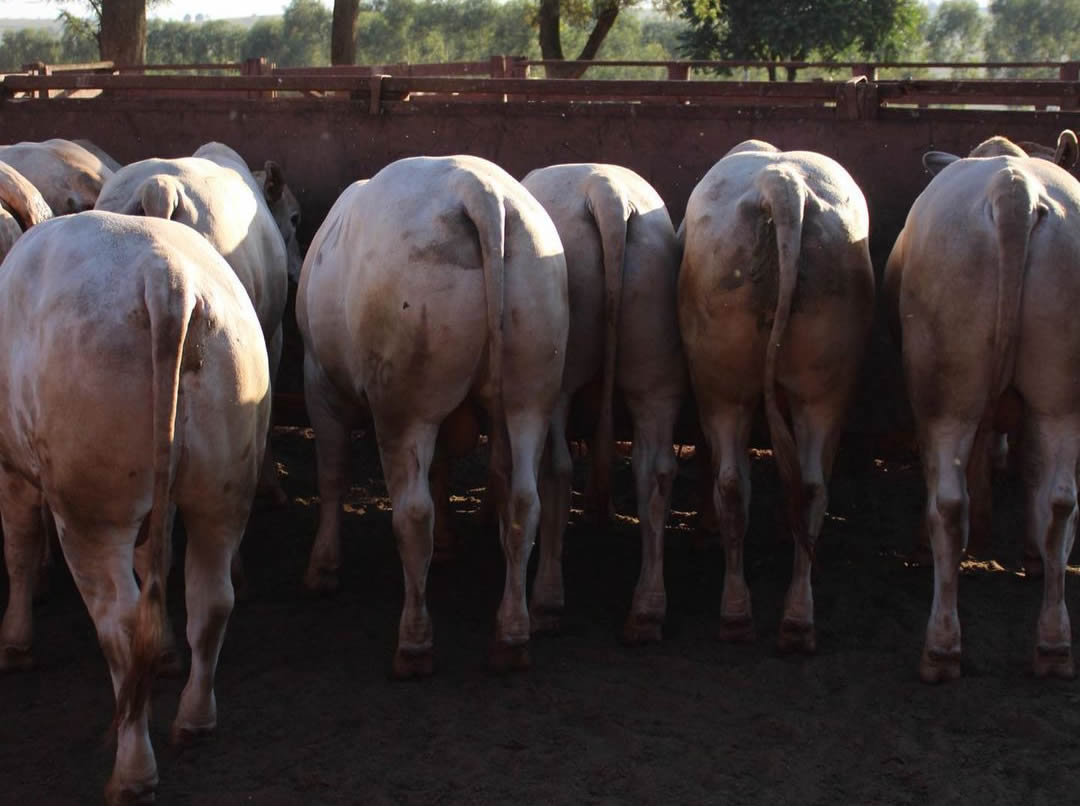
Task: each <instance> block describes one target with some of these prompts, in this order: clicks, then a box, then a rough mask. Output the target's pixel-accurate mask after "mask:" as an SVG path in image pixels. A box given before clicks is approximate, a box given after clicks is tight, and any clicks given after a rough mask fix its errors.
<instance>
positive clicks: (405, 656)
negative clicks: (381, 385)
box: [376, 424, 439, 679]
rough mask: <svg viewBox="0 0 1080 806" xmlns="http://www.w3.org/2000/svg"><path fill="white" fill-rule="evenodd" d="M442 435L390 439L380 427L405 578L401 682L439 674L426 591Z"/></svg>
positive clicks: (415, 433) (397, 656)
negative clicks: (434, 475) (434, 469)
mask: <svg viewBox="0 0 1080 806" xmlns="http://www.w3.org/2000/svg"><path fill="white" fill-rule="evenodd" d="M438 431H439V428H438V426H437V425H431V424H414V425H412V426H409V427H407V428H405V429H404V430H403V431H402V432H401V433H388V432H387V429H380V428H379V427H378V425H376V433H377V434H378V437H379V454H380V456H381V458H382V466H383V472H384V474H385V476H386V484H387V488H388V489H389V492H390V502H391V505H392V506H393V510H394V512H393V518H392V523H393V528H394V537H395V538H396V539H397V546H398V554H399V555H400V556H401V566H402V570H403V572H404V575H405V603H404V607H403V608H402V611H401V622H400V624H399V626H398V645H397V650H396V651H395V653H394V662H393V669H392V671H393V675H394V677H396V678H398V679H408V678H415V677H426V676H428V675H430V674H431V673H432V669H433V661H432V646H433V644H432V631H431V617H430V616H429V615H428V610H427V594H426V591H427V574H428V568H429V566H430V565H431V555H432V552H433V548H434V546H433V530H434V521H435V505H434V502H433V500H432V498H431V488H430V487H429V485H428V472H429V470H430V468H431V460H432V456H433V455H434V453H435V440H436V438H437V436H438Z"/></svg>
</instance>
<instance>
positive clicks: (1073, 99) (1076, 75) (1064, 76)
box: [1060, 62, 1080, 109]
mask: <svg viewBox="0 0 1080 806" xmlns="http://www.w3.org/2000/svg"><path fill="white" fill-rule="evenodd" d="M1060 77H1061V80H1062V81H1074V82H1075V81H1080V62H1063V63H1062V65H1061V68H1060ZM1077 89H1080V88H1078V87H1073V88H1072V93H1071V94H1068V95H1065V96H1063V97H1062V99H1061V108H1062V109H1080V96H1078V95H1077Z"/></svg>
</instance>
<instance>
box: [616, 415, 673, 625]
mask: <svg viewBox="0 0 1080 806" xmlns="http://www.w3.org/2000/svg"><path fill="white" fill-rule="evenodd" d="M628 402H629V404H630V413H631V415H632V417H633V421H634V444H633V456H632V465H633V470H634V485H635V488H636V492H637V512H638V521H639V526H640V528H641V572H640V574H639V575H638V581H637V586H636V587H635V588H634V599H633V602H632V604H631V605H630V613H629V615H628V616H627V618H626V624H625V625H624V627H623V640H625V641H626V642H627V643H633V644H639V643H646V642H651V641H659V640H660V638H661V637H662V628H663V624H664V618H665V616H666V615H667V593H666V591H665V589H664V525H665V523H666V522H667V516H668V508H669V506H670V504H671V488H672V485H673V484H674V481H675V472H676V465H675V450H674V446H673V444H672V433H673V431H674V430H675V418H676V417H677V416H678V413H679V400H678V398H674V399H658V400H635V399H631V400H629V401H628Z"/></svg>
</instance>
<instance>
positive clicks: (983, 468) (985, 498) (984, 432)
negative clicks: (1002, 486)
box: [967, 425, 997, 556]
mask: <svg viewBox="0 0 1080 806" xmlns="http://www.w3.org/2000/svg"><path fill="white" fill-rule="evenodd" d="M996 442H997V435H996V434H995V433H994V431H993V429H992V428H990V427H989V426H988V425H984V426H983V427H981V428H979V430H978V431H977V432H976V433H975V442H974V443H973V444H972V447H971V459H970V460H969V461H968V467H967V484H968V495H969V497H970V499H971V503H970V514H969V517H968V544H967V553H968V554H971V555H974V556H978V555H980V554H983V553H984V552H986V551H988V550H989V548H990V525H991V520H992V519H991V515H992V507H991V488H990V483H991V473H992V470H993V462H994V456H993V454H994V450H995V445H996Z"/></svg>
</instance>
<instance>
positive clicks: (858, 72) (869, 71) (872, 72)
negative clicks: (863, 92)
mask: <svg viewBox="0 0 1080 806" xmlns="http://www.w3.org/2000/svg"><path fill="white" fill-rule="evenodd" d="M859 76H865V77H866V80H867V81H877V65H876V64H873V63H871V62H861V63H859V64H853V65H851V77H852V78H858V77H859Z"/></svg>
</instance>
